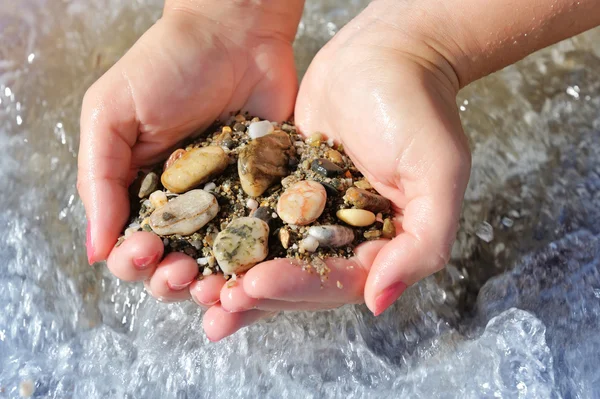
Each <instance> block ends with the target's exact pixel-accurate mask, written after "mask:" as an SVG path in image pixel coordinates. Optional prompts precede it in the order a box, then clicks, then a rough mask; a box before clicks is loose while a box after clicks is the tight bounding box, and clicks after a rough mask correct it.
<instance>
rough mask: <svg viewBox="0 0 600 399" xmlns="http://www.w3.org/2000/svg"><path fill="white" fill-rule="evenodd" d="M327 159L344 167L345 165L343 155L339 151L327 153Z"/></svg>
mask: <svg viewBox="0 0 600 399" xmlns="http://www.w3.org/2000/svg"><path fill="white" fill-rule="evenodd" d="M325 157H326V158H327V159H329V160H330V161H331V162H334V163H336V164H338V165H343V164H344V158H342V154H340V153H339V151H336V150H328V151H327V152H326V153H325Z"/></svg>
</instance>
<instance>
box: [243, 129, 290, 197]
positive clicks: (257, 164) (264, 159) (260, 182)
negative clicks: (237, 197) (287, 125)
mask: <svg viewBox="0 0 600 399" xmlns="http://www.w3.org/2000/svg"><path fill="white" fill-rule="evenodd" d="M269 126H271V127H272V125H271V124H270V123H269ZM291 151H292V142H291V140H290V137H289V136H288V134H287V133H284V132H281V131H280V132H277V133H273V134H269V135H268V136H264V137H260V138H258V139H256V140H252V141H251V142H250V143H248V145H247V146H245V147H244V148H242V150H241V151H240V155H239V158H238V174H239V176H240V182H241V183H242V189H243V190H244V192H246V194H248V195H250V196H252V197H258V196H260V195H262V193H264V192H265V191H266V190H267V188H269V187H270V186H271V184H273V183H275V181H277V180H278V179H280V178H282V177H284V176H287V175H288V169H287V166H288V161H289V158H290V154H291Z"/></svg>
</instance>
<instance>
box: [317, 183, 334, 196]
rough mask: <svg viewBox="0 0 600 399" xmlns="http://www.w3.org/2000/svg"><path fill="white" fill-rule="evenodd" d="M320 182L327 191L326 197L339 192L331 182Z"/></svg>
mask: <svg viewBox="0 0 600 399" xmlns="http://www.w3.org/2000/svg"><path fill="white" fill-rule="evenodd" d="M320 183H321V184H322V185H323V187H325V191H326V192H327V196H328V197H335V196H337V195H338V194H339V192H338V190H337V188H335V187H334V186H332V185H331V184H329V183H325V182H320Z"/></svg>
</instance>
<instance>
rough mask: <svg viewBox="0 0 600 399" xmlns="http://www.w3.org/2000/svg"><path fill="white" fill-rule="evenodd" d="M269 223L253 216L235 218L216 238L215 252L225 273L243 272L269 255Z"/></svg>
mask: <svg viewBox="0 0 600 399" xmlns="http://www.w3.org/2000/svg"><path fill="white" fill-rule="evenodd" d="M268 244H269V225H268V224H267V223H265V222H264V221H262V220H260V219H257V218H253V217H241V218H238V219H234V220H233V221H232V222H231V223H229V225H227V227H226V228H225V229H224V230H223V231H221V232H220V233H219V234H218V235H217V238H216V240H215V244H214V246H213V253H214V256H215V258H216V259H217V263H218V264H219V267H220V268H221V270H222V271H223V273H224V274H229V275H232V274H236V273H242V272H245V271H246V270H248V269H250V268H251V267H252V266H254V265H255V264H257V263H258V262H260V261H262V260H263V259H265V258H266V257H267V254H268V252H269V248H268Z"/></svg>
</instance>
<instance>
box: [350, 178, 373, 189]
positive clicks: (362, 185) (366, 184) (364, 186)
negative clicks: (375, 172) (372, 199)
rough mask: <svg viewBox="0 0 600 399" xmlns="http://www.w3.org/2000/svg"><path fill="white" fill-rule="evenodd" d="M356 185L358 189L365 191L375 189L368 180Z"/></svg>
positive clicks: (360, 181)
mask: <svg viewBox="0 0 600 399" xmlns="http://www.w3.org/2000/svg"><path fill="white" fill-rule="evenodd" d="M354 185H355V186H356V187H358V188H362V189H363V190H370V189H372V188H373V186H371V183H369V181H368V180H366V179H362V180H358V181H355V182H354Z"/></svg>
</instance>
